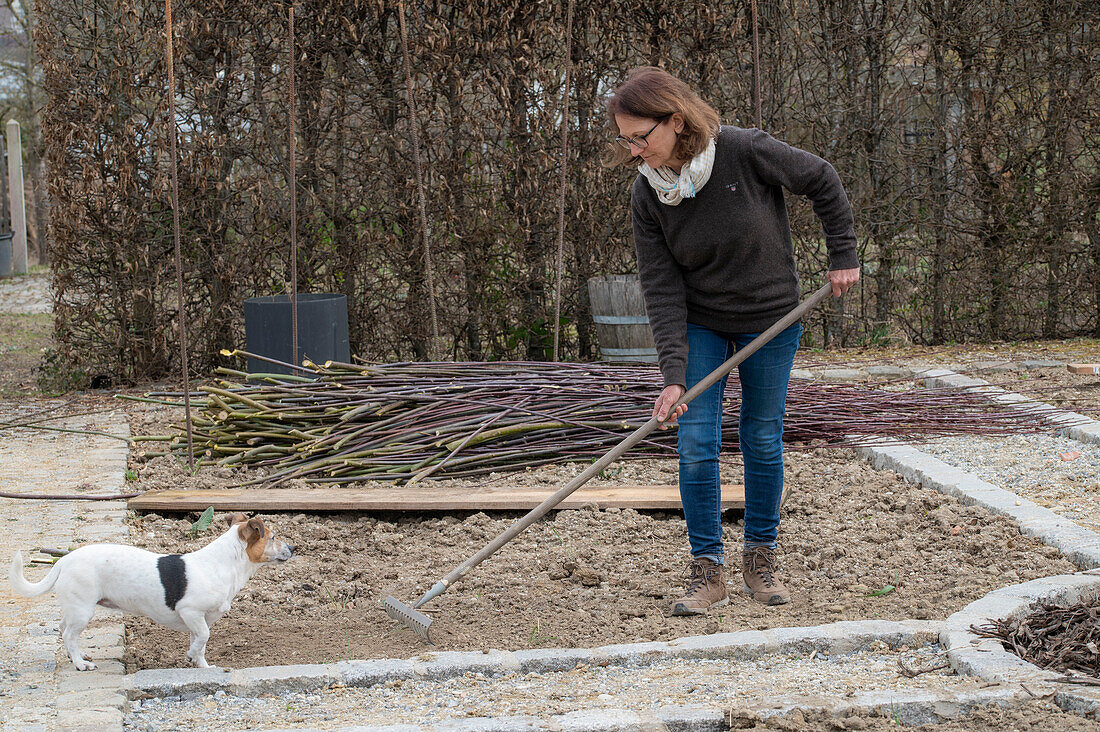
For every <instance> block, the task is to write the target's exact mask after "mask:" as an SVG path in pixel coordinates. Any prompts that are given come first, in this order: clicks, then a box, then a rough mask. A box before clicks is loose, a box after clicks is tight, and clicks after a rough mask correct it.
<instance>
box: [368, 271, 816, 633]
mask: <svg viewBox="0 0 1100 732" xmlns="http://www.w3.org/2000/svg"><path fill="white" fill-rule="evenodd" d="M831 291H832V284H826V285H823V286H822V287H821V288H820V289H819V290H817V292H815V293H814V294H813V295H811V296H810V297H808V298H806V300H805V301H803V302H802V303H800V304H799V305H798V307H796V308H795V309H794V310H792V311H791V312H789V313H787V314H786V315H785V316H783V318H781V319H780V320H779V322H777V323H776V324H775V325H773V326H772V327H770V328H768V329H767V330H766V331H764V332H763V333H761V334H760V335H758V336H757V337H756V338H754V339H753V340H752V341H751V342H750V343H749V344H748V345H746V346H745V347H744V348H741V349H739V350H738V351H737V353H735V354H734V355H733V356H732V357H730V358H729V359H728V360H727V361H725V362H724V363H723V364H722V365H721V366H719V367H718V368H716V369H715V370H714V371H712V372H711V373H710V374H708V375H707V377H706V378H705V379H703V380H702V381H700V382H699V383H698V384H696V385H695V386H693V387H691V388H690V389H688V390H687V392H685V393H684V395H683V397H681V398H680V401H678V402H677V403H676V404H675V405H673V407H672V408H671V409H670V410H669V413H670V414H671V413H672V412H673V411H674V410H675V409H676V408H677V407H679V406H680V405H681V404H687V403H688V402H690V401H691V400H692V399H694V398H695V397H697V396H699V395H700V394H702V393H703V392H704V391H706V390H707V389H709V388H710V387H711V386H713V385H714V384H715V383H717V382H718V381H719V380H720V379H721V378H722V377H724V376H726V375H727V374H728V373H730V372H731V371H733V370H734V369H735V368H736V367H737V365H738V364H740V363H741V362H742V361H744V360H745V359H746V358H748V357H749V356H751V355H752V354H753V353H755V352H756V351H758V350H759V349H760V348H761V347H762V346H763V345H764V344H766V343H767V342H768V341H770V340H771V339H772V338H774V337H775V336H776V335H778V334H779V333H780V332H782V331H784V330H786V329H787V328H789V327H790V326H791V325H793V324H794V323H795V322H797V321H798V320H799V319H801V318H802V316H803V315H805V314H806V313H807V312H808V311H810V310H812V309H813V308H814V307H816V306H817V305H818V303H820V302H821V301H822V300H824V299H825V298H826V297H828V296H829V294H830V292H831ZM660 424H661V423H660V421H659V420H658V419H657V417H656V416H653V417H650V418H649V421H647V422H646V423H645V424H643V425H642V426H641V427H639V428H638V429H636V430H634V431H633V432H632V433H630V435H628V436H627V437H626V439H624V440H623V441H622V442H620V443H619V444H618V445H616V446H615V447H613V448H611V450H609V451H608V452H607V454H605V455H604V456H603V457H601V458H600V459H599V460H597V461H596V462H594V463H592V464H591V465H589V466H588V467H587V468H585V470H584V471H583V472H582V473H581V474H580V475H578V476H577V477H576V478H574V479H573V480H571V481H569V483H568V484H566V485H565V486H564V487H562V488H561V489H559V490H558V491H557V492H556V493H554V495H552V496H550V497H549V498H547V499H546V500H545V501H543V502H542V503H540V504H539V505H538V506H535V507H534V508H533V509H531V511H530V512H528V513H527V515H525V516H523V517H522V518H520V519H518V520H517V521H516V522H515V523H514V524H512V525H511V526H510V527H508V528H507V529H505V530H504V531H503V532H501V533H500V535H498V536H497V537H496V538H495V539H493V540H492V541H491V542H489V544H487V545H486V546H485V547H484V548H483V549H482V550H481V551H479V552H478V553H477V554H475V555H473V556H472V557H470V558H469V559H467V560H466V561H465V562H463V563H462V564H460V565H459V566H457V567H455V568H454V569H453V570H451V572H450V573H449V574H447V575H446V576H445V577H443V578H442V579H440V580H439V581H438V582H436V583H435V584H434V585H433V586H432V588H431V589H430V590H428V592H427V593H425V594H424V596H423V597H421V598H420V599H419V600H418V601H417V602H416V604H415V605H413V606H412V607H409V606H408V605H406V604H405V603H403V602H401V601H400V600H398V599H397V598H395V597H393V596H387V597H386V600H385V603H384V606H385V608H386V612H387V613H388V614H389V616H390V617H391V618H393V619H394V620H397V621H400V622H402V623H404V624H405V625H407V626H409V627H410V628H411V629H412V630H413V631H415V632H416V634H417V635H419V636H420V637H421V638H423V639H424V640H425V641H427V642H428V643H431V642H432V640H431V638H430V637H429V635H428V630H429V628H431V625H432V619H431V618H429V617H428V616H427V615H425V614H424V613H422V612H420V611H419V609H418V608H421V607H423V606H424V604H425V603H427V602H428V601H429V600H431V599H432V598H435V597H438V596H439V595H441V594H443V592H444V591H445V590H446V589H447V588H448V587H450V586H451V585H452V584H454V583H455V582H457V581H458V580H460V579H461V578H462V577H463V576H464V575H465V574H466V573H467V572H469V571H470V570H471V569H473V568H474V567H476V566H477V565H479V564H481V563H482V562H484V561H485V560H486V559H488V558H489V557H490V556H492V555H493V554H495V553H496V552H497V550H499V549H500V548H501V547H502V546H504V545H505V544H507V543H508V542H509V541H511V540H512V539H514V538H515V537H516V536H518V535H519V534H520V533H521V532H522V531H523V530H524V529H526V528H527V527H528V526H530V525H531V524H533V523H535V522H536V521H538V520H539V519H540V518H542V517H543V516H544V515H545V514H546V513H548V512H549V511H550V510H551V509H553V508H554V507H555V506H557V505H558V504H559V503H561V502H562V501H564V500H565V499H566V498H568V497H569V496H570V495H571V494H572V493H573V492H574V491H576V490H577V489H578V488H580V487H581V486H582V485H584V484H585V483H587V482H588V481H589V480H590V479H591V478H592V476H594V475H596V474H597V473H599V472H600V471H602V470H603V469H604V468H606V467H607V466H608V465H610V464H611V463H612V462H614V461H615V460H616V459H618V458H619V456H621V455H622V454H623V453H625V452H626V451H627V450H629V449H630V448H632V447H634V446H635V445H637V444H638V443H639V442H641V441H642V440H643V439H644V438H645V437H646V436H647V435H648V434H649V433H650V432H652V431H653V430H655V429H657V427H659V426H660Z"/></svg>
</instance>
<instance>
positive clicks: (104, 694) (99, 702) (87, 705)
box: [57, 688, 126, 710]
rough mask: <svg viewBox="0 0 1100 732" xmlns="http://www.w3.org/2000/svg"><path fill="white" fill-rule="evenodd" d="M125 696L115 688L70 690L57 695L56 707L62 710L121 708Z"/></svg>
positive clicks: (124, 701) (124, 702)
mask: <svg viewBox="0 0 1100 732" xmlns="http://www.w3.org/2000/svg"><path fill="white" fill-rule="evenodd" d="M125 704H126V697H124V696H123V695H122V694H120V693H119V692H118V690H117V689H109V688H105V689H91V690H89V691H72V692H69V693H67V694H61V695H60V696H58V697H57V708H58V709H63V710H71V709H91V708H100V707H103V708H106V707H115V708H118V709H121V708H123V706H124V705H125Z"/></svg>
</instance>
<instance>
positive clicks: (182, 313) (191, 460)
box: [164, 0, 195, 470]
mask: <svg viewBox="0 0 1100 732" xmlns="http://www.w3.org/2000/svg"><path fill="white" fill-rule="evenodd" d="M164 18H165V25H166V32H165V38H166V39H167V41H168V44H167V45H168V146H169V154H170V155H171V157H172V239H173V241H174V244H175V253H176V302H177V307H178V309H179V319H180V365H181V367H182V368H183V409H184V412H185V415H186V422H187V467H188V469H190V470H194V469H195V448H194V444H193V442H192V437H191V377H190V373H189V370H188V367H187V309H186V307H185V306H184V302H183V257H182V256H181V255H180V207H179V171H178V170H177V164H176V79H175V75H174V74H173V72H172V0H164Z"/></svg>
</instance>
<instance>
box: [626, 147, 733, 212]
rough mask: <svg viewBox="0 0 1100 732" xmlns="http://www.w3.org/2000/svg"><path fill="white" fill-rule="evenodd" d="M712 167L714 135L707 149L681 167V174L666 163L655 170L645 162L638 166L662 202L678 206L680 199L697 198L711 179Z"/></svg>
mask: <svg viewBox="0 0 1100 732" xmlns="http://www.w3.org/2000/svg"><path fill="white" fill-rule="evenodd" d="M712 167H714V138H713V137H712V138H711V139H710V142H708V143H707V149H706V150H703V152H701V153H699V154H698V155H696V156H695V157H693V158H692V159H691V160H690V161H688V163H687V164H685V165H684V167H682V168H680V174H679V175H677V174H676V173H675V171H673V170H672V169H671V168H669V167H668V166H666V165H662V166H661V167H660V168H658V169H657V170H654V169H653V168H651V167H649V164H648V163H644V162H643V163H642V164H641V165H639V166H638V172H639V173H641V174H642V175H644V176H645V177H646V178H647V179H649V184H650V185H651V186H653V190H655V191H656V192H657V198H658V199H659V200H660V201H661V203H664V204H668V205H669V206H678V205H679V204H680V201H682V200H684V199H685V198H695V194H697V193H698V192H699V191H701V190H703V186H705V185H706V184H707V181H708V180H710V169H711V168H712Z"/></svg>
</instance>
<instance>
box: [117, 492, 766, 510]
mask: <svg viewBox="0 0 1100 732" xmlns="http://www.w3.org/2000/svg"><path fill="white" fill-rule="evenodd" d="M560 487H561V486H552V487H549V488H491V489H490V488H481V489H472V488H471V489H467V490H462V489H455V488H449V489H443V488H438V487H432V486H430V485H429V486H416V487H414V488H401V487H388V488H306V489H296V488H237V489H218V490H193V491H179V490H169V491H147V492H145V493H142V494H141V495H140V496H136V497H134V498H131V499H130V500H129V501H128V502H127V506H128V507H129V508H130V509H131V510H134V511H157V512H159V513H174V512H175V513H184V512H189V511H203V510H205V509H206V507H207V506H213V507H214V509H215V510H216V511H529V510H531V509H532V508H534V507H535V506H537V505H539V504H540V503H542V502H543V501H544V500H546V499H547V498H549V497H550V496H551V495H553V494H554V492H555V491H557V490H558V489H559V488H560ZM589 503H595V504H596V505H598V506H599V507H600V508H612V507H617V508H640V509H677V510H678V509H679V508H680V490H679V488H677V487H676V486H674V485H650V486H641V485H620V486H602V487H592V488H580V489H578V490H577V492H576V493H574V494H573V495H571V496H569V497H568V498H566V499H565V500H564V501H562V502H561V503H560V504H558V508H580V507H582V506H584V505H586V504H589ZM744 507H745V489H744V487H743V486H740V485H733V486H723V488H722V509H723V510H725V509H729V508H744Z"/></svg>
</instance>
